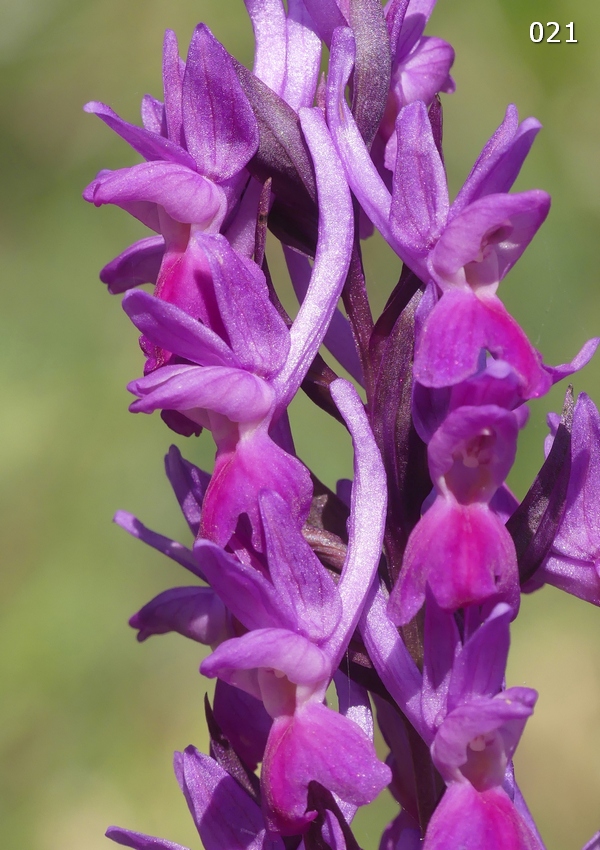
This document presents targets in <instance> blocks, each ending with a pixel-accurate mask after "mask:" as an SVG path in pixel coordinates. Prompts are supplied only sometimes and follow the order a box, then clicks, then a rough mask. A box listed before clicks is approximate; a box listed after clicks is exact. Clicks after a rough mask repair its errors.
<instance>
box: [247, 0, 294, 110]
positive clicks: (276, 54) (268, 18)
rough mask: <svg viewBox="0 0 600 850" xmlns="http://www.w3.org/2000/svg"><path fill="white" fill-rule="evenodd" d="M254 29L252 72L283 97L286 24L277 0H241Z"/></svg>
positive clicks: (281, 7) (283, 11)
mask: <svg viewBox="0 0 600 850" xmlns="http://www.w3.org/2000/svg"><path fill="white" fill-rule="evenodd" d="M244 3H245V6H246V9H247V11H248V14H249V16H250V20H251V21H252V29H253V31H254V65H253V66H252V71H253V73H254V74H255V76H257V77H258V79H259V80H262V82H263V83H265V85H267V86H269V88H270V89H272V90H273V91H274V92H275V94H278V95H279V96H280V97H283V88H284V83H285V76H286V58H287V38H286V36H287V31H286V30H287V27H286V17H285V10H284V8H283V4H282V2H281V0H244Z"/></svg>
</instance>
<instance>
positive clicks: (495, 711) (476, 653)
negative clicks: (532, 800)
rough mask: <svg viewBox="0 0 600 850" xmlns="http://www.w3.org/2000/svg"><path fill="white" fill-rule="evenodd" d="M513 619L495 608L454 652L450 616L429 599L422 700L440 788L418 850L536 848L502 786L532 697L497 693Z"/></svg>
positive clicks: (456, 642) (524, 692)
mask: <svg viewBox="0 0 600 850" xmlns="http://www.w3.org/2000/svg"><path fill="white" fill-rule="evenodd" d="M513 616H514V612H513V611H511V609H510V607H509V606H508V605H504V604H500V605H497V606H496V608H495V609H494V610H493V611H492V613H491V614H490V616H489V617H488V618H487V619H486V620H485V621H484V623H483V624H482V625H481V626H480V627H479V628H478V629H477V630H476V631H475V632H474V633H473V634H472V635H471V637H470V638H469V639H468V640H466V641H465V643H464V645H463V646H462V647H461V646H460V638H459V635H458V630H457V628H456V624H455V623H454V619H453V617H452V616H451V615H448V614H444V612H442V611H440V610H439V609H438V608H437V606H436V604H435V602H434V600H433V599H429V600H428V607H427V613H426V624H425V658H424V685H423V696H422V700H423V708H424V713H425V715H426V716H427V717H428V718H429V720H430V722H431V723H432V724H433V726H434V727H435V736H434V739H433V743H432V745H431V755H432V759H433V762H434V764H435V765H436V767H437V769H438V770H439V771H440V773H441V775H442V778H443V779H444V781H445V782H446V785H447V790H446V793H445V794H444V796H443V798H442V800H441V802H440V804H439V805H438V807H437V808H436V810H435V812H434V815H433V817H432V819H431V821H430V823H429V826H428V828H427V833H426V835H425V840H424V844H423V847H424V848H425V850H442V849H443V850H450V848H454V847H458V846H460V847H464V848H465V850H476V848H480V847H486V846H494V847H498V848H502V850H505V848H506V850H543V845H542V844H541V842H540V840H539V837H538V836H537V832H536V831H535V830H534V829H532V828H531V826H530V825H529V823H528V819H527V817H525V816H524V815H523V814H522V813H521V812H520V811H519V808H518V807H517V805H516V803H515V802H513V800H512V799H511V796H510V795H509V793H507V791H506V790H505V787H503V786H505V784H506V783H505V778H506V775H507V769H508V768H509V765H510V761H511V758H512V755H513V753H514V751H515V749H516V747H517V744H518V742H519V738H520V737H521V734H522V732H523V728H524V726H525V723H526V721H527V718H528V717H529V716H530V715H531V714H532V712H533V707H534V705H535V702H536V700H537V693H536V692H535V691H533V690H531V689H530V688H509V689H508V690H503V679H504V670H505V667H506V658H507V654H508V647H509V623H510V621H511V619H512V618H513ZM457 647H459V648H458V651H457Z"/></svg>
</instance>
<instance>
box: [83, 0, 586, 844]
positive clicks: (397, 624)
mask: <svg viewBox="0 0 600 850" xmlns="http://www.w3.org/2000/svg"><path fill="white" fill-rule="evenodd" d="M434 5H435V0H390V2H388V3H387V5H386V6H385V8H382V6H381V5H380V2H379V0H338V2H335V0H287V4H286V6H284V5H283V3H282V2H281V0H246V7H247V10H248V13H249V15H250V18H251V21H252V26H253V29H254V34H255V42H256V52H255V60H254V68H253V71H252V72H250V71H248V70H247V69H246V68H244V67H243V66H242V65H240V64H239V63H238V62H237V61H236V60H235V59H234V58H233V57H232V56H230V54H229V53H228V52H227V51H226V49H225V48H224V47H223V46H222V45H221V44H220V43H219V42H218V41H217V40H216V39H215V37H214V36H213V35H212V33H211V32H210V30H209V29H208V27H206V26H205V25H204V24H200V25H198V27H197V28H196V30H195V32H194V34H193V37H192V41H191V44H190V47H189V51H188V54H187V59H186V61H185V62H184V61H182V60H181V59H180V56H179V48H178V44H177V39H176V37H175V35H174V33H173V32H170V31H168V32H167V33H166V35H165V41H164V52H163V79H164V100H163V101H162V102H161V101H159V100H156V99H155V98H153V97H151V96H150V95H146V96H145V97H144V98H143V100H142V109H141V112H142V123H143V126H142V127H138V126H136V125H133V124H129V123H128V122H126V121H124V120H123V119H121V118H120V117H119V116H118V115H117V114H116V113H114V112H113V111H112V110H111V109H110V108H109V107H108V106H106V105H104V104H102V103H98V102H92V103H89V104H87V106H86V107H85V108H86V110H87V111H88V112H91V113H94V114H96V115H98V116H99V117H100V118H101V119H102V120H103V121H104V122H105V123H106V124H107V125H108V126H109V127H110V128H111V129H112V130H114V131H115V132H116V133H118V134H119V135H120V136H121V137H122V138H123V139H124V140H125V141H127V142H128V143H129V144H130V145H131V146H132V147H133V148H134V150H135V151H137V152H138V153H139V154H140V155H141V156H142V157H143V160H144V161H143V162H142V163H140V164H137V165H134V166H132V167H129V168H123V169H119V170H117V171H101V172H100V173H99V174H98V176H97V177H96V179H95V180H94V181H93V182H92V183H91V184H90V185H89V186H88V188H87V189H86V190H85V194H84V197H85V199H86V200H88V201H90V202H92V203H94V204H95V205H96V206H101V205H102V204H116V205H118V206H120V207H122V208H123V209H125V210H126V211H127V212H129V213H131V214H132V215H133V216H135V217H136V218H138V219H139V220H140V221H142V222H143V223H144V224H145V225H147V226H148V227H149V228H150V230H152V231H153V233H154V235H152V236H149V237H147V238H145V239H142V240H141V241H139V242H136V243H135V244H134V245H132V246H131V247H129V248H127V249H126V250H125V251H124V252H123V253H122V254H120V255H119V256H118V257H116V258H115V259H114V260H112V262H110V263H109V264H108V265H107V266H105V268H104V269H103V270H102V272H101V275H100V276H101V279H102V280H103V281H104V283H106V284H107V285H108V289H109V291H110V292H111V293H113V294H117V293H125V295H124V298H123V307H124V309H125V311H126V313H127V315H128V316H129V318H130V319H131V321H132V322H133V324H134V325H135V326H136V328H137V329H138V330H139V331H140V332H141V334H142V336H141V338H140V346H141V349H142V351H143V353H144V355H145V367H144V374H143V376H142V377H140V378H137V379H136V380H134V381H132V382H131V383H130V384H129V390H130V392H131V393H132V394H133V395H134V396H135V401H134V402H133V403H132V405H131V408H130V409H131V410H132V411H133V412H135V413H138V412H142V413H152V412H153V411H157V410H158V411H160V412H161V416H162V418H163V420H164V421H165V423H166V424H167V426H168V427H169V428H171V429H172V430H173V431H175V432H177V433H178V434H181V435H184V436H188V437H189V436H192V435H198V434H200V432H201V431H202V430H209V431H210V432H211V433H212V436H213V438H214V441H215V444H216V458H215V465H214V469H213V472H212V474H208V473H206V472H203V471H202V470H200V469H198V468H197V467H196V466H195V465H194V464H193V463H191V462H190V461H188V460H185V459H184V458H183V457H182V455H181V453H180V451H179V450H178V449H177V448H176V447H174V446H172V447H171V448H170V450H169V452H168V454H167V456H166V472H167V477H168V478H169V481H170V483H171V486H172V488H173V490H174V492H175V496H176V498H177V500H178V502H179V505H180V506H181V510H182V512H183V514H184V516H185V519H186V521H187V523H188V525H189V528H190V531H191V534H192V536H193V546H192V547H191V548H190V547H188V546H184V545H182V544H180V543H178V542H175V541H173V540H170V539H168V538H166V537H164V536H162V535H160V534H158V533H156V532H153V531H150V530H149V529H147V528H146V527H145V526H144V525H143V524H142V523H141V522H140V521H139V520H138V519H137V518H135V517H134V516H132V515H130V514H128V513H126V512H124V511H120V512H118V513H117V515H116V517H115V520H116V522H117V523H118V524H119V525H121V526H122V527H123V528H125V529H126V530H127V531H128V532H130V533H131V534H133V535H134V536H136V537H138V538H139V539H141V540H142V541H143V542H145V543H147V544H148V545H150V546H152V547H154V548H155V549H158V550H159V551H161V552H163V553H164V554H165V555H167V556H168V557H169V558H171V559H173V560H175V561H176V562H177V563H179V564H180V565H181V566H182V567H184V568H185V569H186V570H187V571H188V572H189V573H192V574H193V575H194V577H195V579H198V580H199V583H197V584H196V583H194V584H192V585H191V586H185V587H177V588H172V589H170V590H167V591H165V592H164V593H161V594H159V595H158V596H157V597H156V598H155V599H153V600H151V601H150V602H148V604H146V605H144V607H143V608H142V609H141V610H140V611H138V612H137V613H136V614H135V615H134V616H133V617H132V618H131V621H130V623H131V625H132V626H133V627H134V628H135V629H136V630H137V631H138V639H139V640H145V639H146V638H147V637H149V636H151V635H156V634H162V633H166V632H178V633H180V634H181V635H183V636H185V637H187V638H190V639H191V640H194V641H197V642H199V643H201V644H204V645H205V646H207V647H209V648H210V650H211V651H210V654H209V655H207V656H206V657H205V659H204V661H203V662H202V665H201V668H200V670H201V673H202V674H203V675H204V676H207V677H209V678H216V688H215V693H214V700H213V704H212V705H211V704H210V702H209V701H208V700H207V702H206V715H207V722H208V729H209V733H210V740H211V745H210V755H205V754H202V753H200V752H198V751H197V750H196V749H195V748H194V747H191V746H190V747H188V748H187V749H186V750H185V751H184V752H183V753H176V755H175V773H176V776H177V780H178V782H179V784H180V786H181V789H182V791H183V793H184V795H185V798H186V800H187V803H188V806H189V808H190V811H191V814H192V817H193V818H194V821H195V824H196V826H197V828H198V832H199V835H200V838H201V841H202V843H203V845H204V847H205V848H206V850H259V848H265V850H266V848H269V850H294V848H297V847H300V846H302V845H303V846H304V848H306V850H322V848H331V850H343V848H347V850H356V849H357V848H358V844H357V841H356V838H355V837H354V835H353V833H352V829H351V822H352V819H353V816H354V814H355V812H356V811H357V809H358V808H359V807H360V806H364V805H366V804H368V803H370V802H371V801H372V800H373V799H374V798H375V797H376V796H377V795H378V794H379V793H380V792H381V791H382V790H383V789H384V788H386V787H389V789H390V790H391V792H392V794H393V795H394V797H395V798H396V800H397V801H398V804H399V814H398V815H397V817H396V818H395V819H394V820H393V821H392V822H391V823H390V824H389V825H387V826H385V829H383V834H382V838H381V844H380V847H381V850H413V848H417V847H423V848H424V850H442V848H444V850H459V848H460V850H480V848H499V850H504V848H506V850H508V848H510V850H517V848H518V850H532V848H541V847H543V844H542V840H541V838H540V836H539V833H538V831H537V829H536V827H535V824H534V822H533V820H532V818H531V815H530V813H529V811H528V809H527V806H526V804H525V801H524V799H523V797H522V795H521V793H520V791H519V788H518V786H517V784H516V781H515V777H514V770H513V766H512V756H513V753H514V751H515V748H516V747H517V744H518V742H519V738H520V736H521V734H522V732H523V729H524V726H525V723H526V721H527V718H528V717H529V716H530V715H531V714H532V712H533V709H534V705H535V702H536V699H537V693H536V692H535V691H534V690H532V689H530V688H526V687H506V684H505V669H506V661H507V654H508V649H509V627H510V623H511V621H512V620H513V619H514V618H515V617H516V615H517V613H518V609H519V601H520V594H521V593H522V592H530V591H532V590H535V589H537V588H539V587H541V586H542V585H543V584H552V585H555V586H556V587H558V588H561V589H563V590H565V591H567V592H568V593H572V594H575V595H576V596H579V597H580V598H582V599H585V600H588V601H590V602H592V603H594V604H596V605H599V604H600V504H599V499H598V493H599V492H600V416H599V414H598V411H597V409H596V408H595V406H594V404H593V403H592V401H591V400H590V399H589V398H588V397H587V396H586V395H584V394H581V395H580V396H579V398H578V399H577V400H576V401H575V400H574V397H573V393H572V390H571V388H569V389H568V390H567V394H566V398H565V403H564V408H563V411H562V414H561V415H560V416H558V415H557V416H551V417H550V421H549V424H550V435H549V437H548V440H547V444H546V460H545V462H544V464H543V466H542V468H541V469H540V471H539V474H538V475H537V476H536V478H535V481H534V482H533V483H532V485H531V488H530V489H529V491H528V493H527V495H526V497H525V498H524V500H523V501H522V502H521V503H519V502H518V500H517V499H516V498H515V496H514V495H513V494H512V493H511V491H510V490H509V488H508V487H507V485H506V478H507V475H508V473H509V470H510V469H511V467H512V464H513V461H514V459H515V453H516V444H517V437H518V434H519V431H520V429H521V428H523V427H524V426H525V424H526V421H527V412H528V411H527V402H528V401H529V400H531V399H535V398H539V397H540V396H542V395H544V394H545V393H547V392H548V390H549V389H550V387H551V386H552V385H553V384H554V383H556V382H557V381H559V380H562V379H563V378H565V377H568V376H570V375H571V374H573V373H574V372H576V371H577V370H578V369H580V368H581V367H582V366H583V365H585V363H587V362H588V361H589V359H590V358H591V357H592V355H593V353H594V351H595V349H596V347H597V345H598V342H599V340H598V339H593V340H590V341H588V342H587V343H586V344H585V345H584V346H583V348H582V349H581V351H580V352H579V354H577V355H576V356H575V357H574V359H573V360H572V362H571V363H568V364H564V365H561V366H554V367H552V366H548V365H546V364H545V363H544V362H543V361H542V358H541V355H540V354H539V352H538V351H537V350H536V349H535V348H534V347H533V345H532V344H531V343H530V342H529V340H528V338H527V336H526V334H525V333H524V332H523V330H522V329H521V328H520V326H519V325H518V323H517V322H516V321H515V319H514V318H513V317H512V316H511V315H510V314H509V313H508V312H507V310H506V308H505V307H504V306H503V304H502V302H501V300H500V299H499V297H498V294H497V289H498V285H499V283H500V281H501V280H502V279H503V278H504V277H505V275H506V274H507V273H508V272H509V270H510V269H511V268H512V266H513V265H514V263H516V262H517V260H518V259H519V257H520V256H521V254H522V253H523V251H524V250H525V248H526V247H527V246H528V244H529V243H530V241H531V240H532V239H533V237H534V236H535V234H536V232H537V230H538V228H539V227H540V225H541V224H542V223H543V221H544V219H545V218H546V215H547V213H548V210H549V207H550V198H549V196H548V195H547V194H546V193H545V192H543V191H540V190H529V191H524V192H516V193H511V192H510V190H511V187H512V185H513V183H514V181H515V179H516V178H517V175H518V173H519V171H520V169H521V166H522V165H523V162H524V160H525V158H526V156H527V154H528V153H529V150H530V148H531V145H532V143H533V141H534V138H535V136H536V134H537V132H538V131H539V129H540V124H539V122H538V121H536V119H534V118H527V119H526V120H525V121H522V122H521V123H519V120H518V115H517V110H516V108H515V107H514V106H512V105H511V106H509V107H508V109H507V111H506V115H505V117H504V119H503V121H502V123H501V124H500V126H499V127H498V129H497V130H496V131H495V132H494V133H493V135H492V136H491V138H490V139H489V141H488V142H487V143H486V145H485V147H484V149H483V151H482V153H481V154H480V156H479V158H478V159H477V161H476V162H475V165H474V166H473V168H472V170H471V173H470V174H469V176H468V177H467V179H466V181H465V183H464V185H463V187H462V189H461V190H460V191H459V193H458V195H457V196H456V198H455V200H454V201H453V202H452V203H450V200H449V197H448V187H447V182H446V176H445V170H444V162H443V153H442V110H441V104H440V99H439V93H440V92H446V93H451V92H452V91H453V89H454V82H453V80H452V77H451V76H450V69H451V66H452V63H453V60H454V51H453V49H452V47H451V46H450V45H449V44H448V43H446V42H445V41H443V40H441V39H439V38H435V37H431V36H425V35H423V32H424V29H425V25H426V23H427V21H428V18H429V16H430V14H431V12H432V10H433V6H434ZM323 44H325V46H326V47H327V48H328V50H329V66H328V70H327V73H326V74H323V75H322V76H320V67H321V53H322V47H323ZM267 228H268V229H270V230H271V232H272V233H273V234H274V236H275V237H276V238H277V239H279V240H280V242H281V244H282V246H283V252H284V255H285V259H286V263H287V267H288V270H289V277H290V279H291V282H292V284H293V287H294V289H295V291H296V294H297V296H298V301H299V303H300V306H299V309H298V311H297V314H296V316H295V318H293V319H292V318H291V317H290V316H289V315H288V313H287V312H286V310H285V309H284V308H283V306H282V304H281V302H280V300H279V297H278V294H277V282H276V281H273V280H272V279H271V275H270V272H269V266H268V264H267V258H266V252H265V245H266V234H267ZM374 228H376V229H377V230H378V231H379V232H380V234H381V235H382V236H383V238H384V239H385V241H386V242H387V243H388V244H389V245H390V246H391V248H392V249H393V251H394V252H395V253H396V254H397V256H398V257H399V259H400V261H401V263H402V270H401V272H399V281H398V284H397V286H396V287H395V288H394V290H393V291H392V293H391V294H390V296H389V299H388V302H387V304H386V306H385V308H384V310H383V312H382V314H381V315H380V316H379V318H378V319H377V320H376V321H374V320H373V318H372V314H371V308H370V304H369V299H368V289H367V284H366V281H365V274H364V268H363V263H362V256H361V240H362V239H367V238H369V236H370V235H371V234H372V233H373V231H374ZM147 283H150V284H154V285H155V288H154V292H153V294H150V292H148V291H146V290H145V289H140V288H138V287H139V285H141V284H147ZM280 292H281V289H280ZM340 299H341V300H342V302H343V307H344V311H342V310H341V309H340V308H339V307H338V302H339V300H340ZM322 346H324V347H325V348H327V350H328V351H329V352H330V354H331V355H332V356H333V358H334V359H335V360H336V361H337V363H339V365H340V366H341V367H343V369H344V370H345V372H346V373H347V374H348V375H349V376H350V377H351V378H352V379H353V381H354V383H352V382H350V381H349V380H346V379H344V378H340V377H338V376H337V375H336V373H335V372H334V371H333V370H332V368H331V367H330V366H329V365H327V363H326V361H325V360H324V358H323V356H322V355H321V354H320V353H319V352H320V350H321V348H322ZM356 385H358V386H360V387H362V392H363V395H362V397H361V396H360V395H359V392H358V391H357V386H356ZM300 388H302V389H303V390H304V391H305V392H306V394H307V395H308V396H309V397H310V399H312V401H313V402H315V403H316V404H317V405H318V406H320V407H321V408H323V409H324V410H325V411H327V412H328V413H329V414H331V415H332V416H333V417H335V418H336V419H337V420H338V421H339V427H340V428H344V427H345V428H346V429H347V430H348V431H349V433H350V436H351V438H352V444H353V450H354V479H353V481H352V482H349V481H346V480H343V481H340V482H338V487H337V492H336V493H334V492H332V491H331V490H330V489H329V488H328V487H326V486H325V485H324V484H323V483H322V482H321V481H320V480H319V479H318V478H317V477H316V475H314V474H313V473H312V472H311V471H310V470H309V469H308V468H307V467H306V466H305V465H304V464H303V463H302V461H301V460H300V459H299V458H298V457H297V456H296V453H295V449H294V441H293V437H292V431H291V428H290V421H289V418H288V412H287V410H288V406H289V404H290V402H291V400H292V399H293V397H294V395H295V394H296V393H297V391H298V390H299V389H300ZM363 398H364V399H366V401H363ZM332 682H333V684H334V687H335V692H336V694H337V699H334V698H332V695H331V694H332V691H331V690H330V691H329V694H328V696H327V697H326V694H327V693H328V688H329V687H330V685H331V683H332ZM336 702H337V707H334V703H336ZM373 707H374V708H375V710H376V717H377V722H378V724H379V728H380V730H381V733H382V735H383V739H384V741H385V743H386V745H387V747H388V749H389V755H388V757H387V759H386V760H385V763H384V762H382V761H381V760H380V759H379V758H378V756H377V754H376V752H375V748H374V744H373V740H374V720H373V713H372V712H373ZM258 765H261V767H260V773H259V775H258V774H257V772H256V771H257V767H258ZM107 835H108V836H109V838H111V839H112V840H113V841H115V842H117V843H118V844H121V845H124V846H126V847H132V848H135V850H150V848H152V850H181V848H180V846H179V845H177V844H174V843H173V842H170V841H167V840H162V839H158V838H153V837H151V836H148V835H144V834H142V833H138V832H132V831H130V830H127V829H122V828H117V827H111V828H110V829H109V830H108V832H107ZM599 846H600V834H599V835H597V836H595V837H594V838H593V839H592V841H591V842H590V843H589V845H588V847H589V848H592V847H599Z"/></svg>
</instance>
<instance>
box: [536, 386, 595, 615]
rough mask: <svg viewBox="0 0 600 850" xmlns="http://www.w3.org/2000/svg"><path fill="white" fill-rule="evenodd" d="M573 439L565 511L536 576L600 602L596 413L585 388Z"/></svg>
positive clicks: (542, 580)
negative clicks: (548, 552) (548, 551)
mask: <svg viewBox="0 0 600 850" xmlns="http://www.w3.org/2000/svg"><path fill="white" fill-rule="evenodd" d="M571 440H572V443H571V474H570V478H569V486H568V490H567V500H566V508H565V513H564V516H563V519H562V521H561V525H560V527H559V530H558V534H557V535H556V538H555V540H554V543H553V545H552V549H551V551H550V555H549V557H548V558H547V560H546V561H545V562H544V564H543V566H542V568H541V569H540V570H538V572H537V573H536V574H535V581H536V584H537V583H538V582H547V583H548V584H552V585H554V586H555V587H559V588H560V589H561V590H565V591H566V592H567V593H572V594H573V595H575V596H578V597H580V598H581V599H585V600H587V601H589V602H592V603H593V604H594V605H600V531H599V529H600V519H599V512H600V511H599V508H598V492H599V489H600V448H599V446H600V414H599V413H598V410H597V409H596V407H595V405H594V403H593V402H592V400H591V399H590V398H589V397H588V396H587V395H586V394H585V393H581V395H580V396H579V398H578V399H577V404H576V406H575V411H574V415H573V431H572V436H571Z"/></svg>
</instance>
